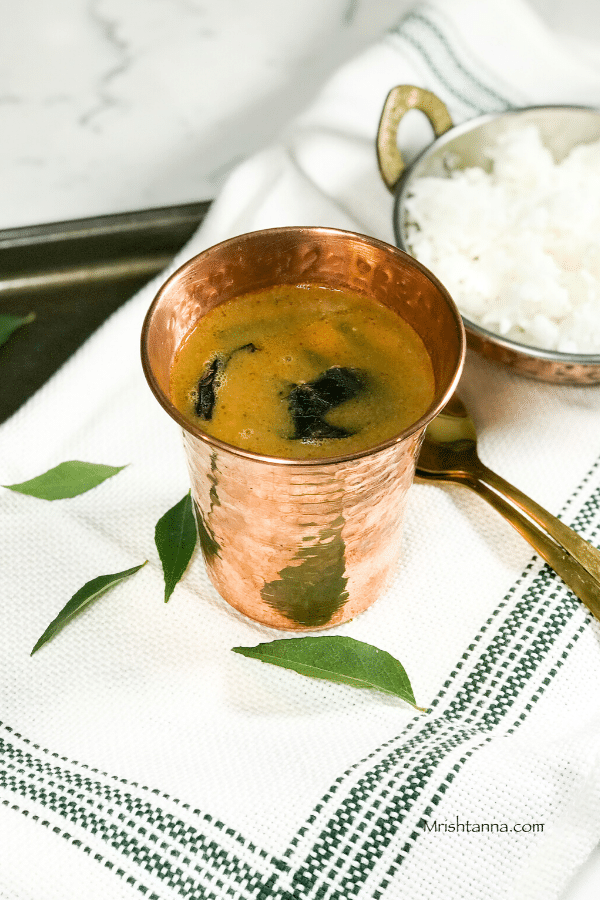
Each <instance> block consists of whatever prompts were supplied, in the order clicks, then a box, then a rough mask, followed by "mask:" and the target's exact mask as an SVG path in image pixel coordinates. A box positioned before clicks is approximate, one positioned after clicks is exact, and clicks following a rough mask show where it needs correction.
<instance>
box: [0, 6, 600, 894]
mask: <svg viewBox="0 0 600 900" xmlns="http://www.w3.org/2000/svg"><path fill="white" fill-rule="evenodd" d="M407 82H408V83H416V84H421V85H423V86H425V87H427V88H429V89H431V90H433V91H435V92H436V93H437V94H438V95H439V96H441V97H442V99H443V100H444V101H445V102H446V103H447V105H448V107H449V109H450V112H451V114H452V115H453V117H454V120H455V121H460V120H463V119H467V118H470V117H472V116H473V115H476V114H478V113H480V112H482V111H484V110H498V109H503V108H505V107H508V106H520V105H527V104H532V103H546V102H550V103H557V102H558V103H562V102H567V103H580V104H595V103H597V102H598V97H600V72H599V71H598V70H596V69H594V68H593V67H592V66H591V65H589V64H587V63H584V62H581V61H580V60H578V58H577V57H576V56H574V55H573V54H572V53H571V52H569V51H567V50H566V49H565V47H564V46H563V45H562V43H561V42H560V41H559V40H558V39H557V38H556V37H555V36H554V35H553V34H552V33H550V32H549V31H548V30H547V29H546V28H545V27H544V26H543V24H542V22H541V21H540V20H539V19H538V18H537V16H535V15H534V14H533V13H532V12H531V10H530V9H529V8H528V7H527V6H525V5H524V4H523V2H521V0H487V2H481V0H439V2H437V3H430V4H425V5H418V6H416V7H415V8H414V9H413V10H412V11H411V12H410V13H409V14H408V15H407V16H406V18H405V19H404V20H403V21H402V22H401V23H400V25H399V27H398V28H397V29H396V30H394V31H392V32H391V33H390V34H388V35H387V36H386V37H385V38H384V39H383V40H382V41H381V43H379V44H378V45H377V46H374V47H373V48H372V49H370V50H369V51H367V52H365V53H364V54H363V55H361V56H360V58H358V59H356V60H354V61H353V62H351V63H350V64H348V65H347V66H345V67H344V68H343V70H341V71H340V72H339V73H338V74H337V75H336V76H335V77H334V78H333V79H332V80H331V81H330V82H329V84H328V85H326V87H325V89H324V90H323V92H322V93H321V95H320V96H319V97H318V98H317V100H316V101H315V103H314V104H313V105H312V107H311V108H310V109H309V110H307V112H306V113H305V114H304V115H303V116H302V117H301V118H300V119H298V120H296V121H295V122H294V123H293V124H292V126H291V127H290V128H289V129H288V131H287V132H286V133H285V134H284V135H282V137H281V140H280V142H279V143H278V144H277V145H275V146H271V147H269V148H267V149H265V150H264V151H263V152H262V153H260V154H258V155H257V156H255V157H254V158H251V159H249V160H248V161H247V162H246V163H244V164H243V165H241V166H240V167H239V168H238V169H237V170H236V171H235V172H234V173H233V174H232V175H231V177H230V178H229V180H228V182H227V184H226V185H225V187H224V190H223V192H222V194H221V195H220V197H219V198H218V199H217V201H216V202H215V204H214V206H213V208H212V210H211V213H210V214H209V217H208V219H207V220H206V222H205V224H204V225H203V227H202V228H201V229H200V231H199V233H198V234H197V235H196V236H195V237H194V238H193V240H192V241H191V243H190V244H189V245H188V246H187V247H186V248H185V249H184V251H183V252H182V254H181V255H180V257H179V259H178V260H177V261H176V264H179V263H180V262H182V261H183V260H184V259H186V258H187V257H189V256H191V255H193V254H194V253H196V252H198V251H200V250H201V249H203V248H204V247H206V246H208V245H210V244H212V243H215V242H216V241H218V240H220V239H222V238H225V237H228V236H230V235H233V234H235V233H240V232H243V231H248V230H252V229H255V228H262V227H267V226H273V225H281V224H311V225H331V226H338V227H343V228H350V229H353V230H358V231H361V232H366V233H369V234H374V235H376V236H378V237H380V238H384V239H387V240H390V241H391V240H392V226H391V214H392V201H391V197H390V195H389V194H388V193H387V191H386V189H385V188H384V187H383V185H382V183H381V181H380V179H379V175H378V172H377V165H376V159H375V151H374V140H375V134H376V129H377V122H378V118H379V114H380V112H381V108H382V105H383V101H384V99H385V96H386V94H387V91H388V90H389V88H391V87H392V86H394V85H395V84H399V83H407ZM407 132H408V133H407V135H406V140H407V141H408V142H409V143H411V144H412V145H414V147H415V148H416V146H417V145H418V144H419V142H421V143H422V142H424V141H425V142H426V141H427V140H429V137H428V135H427V130H426V129H424V128H423V126H422V125H421V124H420V123H419V122H417V121H414V122H413V124H412V126H411V127H410V128H408V129H407ZM449 227H451V223H449ZM160 281H162V278H161V279H157V280H156V281H155V282H154V283H153V284H151V285H149V286H148V287H147V288H145V289H144V290H143V291H142V292H141V293H140V294H139V295H138V296H137V297H136V298H134V299H133V300H132V301H131V302H130V303H128V304H127V305H126V306H125V307H124V308H123V309H122V310H121V311H119V313H117V314H116V315H115V316H114V317H113V318H112V319H111V320H109V321H108V322H107V323H106V324H105V325H104V326H103V327H102V328H101V329H100V330H99V332H98V333H97V334H96V335H95V336H94V337H93V338H92V339H91V340H90V341H88V342H87V344H86V345H85V346H84V347H83V348H82V349H81V350H80V351H79V352H78V353H77V354H76V355H75V356H74V357H73V358H72V359H71V360H70V361H69V362H68V363H67V364H66V365H65V366H64V367H63V368H62V369H61V370H60V371H59V372H58V374H57V375H56V376H55V377H54V378H53V379H52V380H51V381H50V382H49V383H48V384H47V385H46V386H45V387H44V388H43V389H42V390H40V391H39V392H38V393H37V394H36V395H35V396H34V397H33V398H32V399H31V401H30V402H29V403H28V404H27V405H26V406H25V407H24V408H23V409H22V410H20V411H19V412H18V413H17V414H16V415H15V416H13V417H12V418H11V419H10V420H9V421H8V422H7V423H5V424H4V425H3V427H2V428H1V429H0V443H1V448H2V452H1V456H0V482H1V483H2V484H10V483H14V482H19V481H22V480H24V479H26V478H30V477H33V476H34V475H36V474H39V473H40V472H42V471H44V470H46V469H47V468H49V467H50V466H53V465H56V464H57V463H59V462H62V461H64V460H67V459H83V460H89V461H91V462H103V463H110V464H115V465H120V464H124V463H129V466H128V467H127V468H126V469H125V470H124V471H123V472H121V473H120V474H119V475H117V476H116V477H114V478H112V479H110V480H109V481H107V482H105V483H104V484H103V485H102V486H100V487H99V488H97V489H95V490H93V491H91V492H89V493H87V494H83V495H82V496H80V497H77V498H74V499H72V500H65V501H57V502H54V503H48V502H45V501H41V500H36V499H33V498H30V497H25V496H21V495H18V494H15V493H13V492H10V491H4V492H3V493H2V495H1V497H0V518H1V523H2V524H1V527H2V531H1V534H2V547H3V562H2V570H1V578H2V628H1V631H0V647H1V652H0V667H1V676H0V678H1V681H0V684H1V688H0V690H1V699H0V702H1V720H2V724H1V725H0V896H2V897H3V898H11V900H14V898H18V900H42V898H43V900H53V898H57V900H58V898H60V900H71V898H73V900H75V898H77V900H80V898H81V897H82V896H85V897H86V900H100V898H102V900H105V898H107V897H110V898H133V897H139V896H140V895H141V896H144V897H146V898H176V897H181V896H184V897H189V898H194V900H196V898H198V900H199V898H218V900H221V898H228V897H231V898H234V900H237V898H239V900H250V898H252V900H259V898H260V900H266V898H277V900H300V898H310V900H338V898H339V900H341V898H344V900H348V898H356V900H367V898H369V900H371V898H374V900H392V898H393V900H400V898H411V900H421V898H422V900H425V898H427V900H446V898H461V900H482V898H483V900H506V898H515V900H529V898H531V900H534V898H535V900H547V898H548V900H550V898H556V897H559V895H560V893H561V891H562V890H563V889H564V887H565V885H566V884H567V883H568V881H569V879H570V877H571V876H572V874H573V873H574V871H575V870H576V869H577V867H578V866H579V865H580V864H581V863H582V862H583V861H584V860H585V858H586V856H587V855H588V854H589V853H590V851H591V849H592V848H593V847H594V846H595V844H596V843H597V841H598V839H599V838H600V694H599V690H598V684H599V683H600V647H599V640H600V627H599V625H598V623H597V622H596V621H595V620H593V619H592V617H591V616H590V615H589V614H588V613H587V612H586V610H585V609H584V607H583V606H582V604H581V603H580V602H579V601H577V600H576V599H575V598H574V597H573V595H572V594H571V593H570V592H569V591H568V590H567V589H566V588H565V587H564V586H563V584H562V582H561V581H560V579H558V578H557V577H555V576H554V575H553V573H552V572H551V571H550V570H549V569H548V568H547V567H546V566H544V565H543V564H541V563H540V561H539V560H538V559H537V558H536V557H534V556H533V554H532V552H531V550H530V548H529V546H528V545H527V544H526V543H525V542H524V541H523V540H522V538H520V537H519V536H518V535H517V534H516V532H514V531H513V530H512V529H511V528H510V526H509V525H507V524H506V523H505V522H504V521H503V520H502V519H501V518H500V517H499V516H498V515H497V514H496V513H495V512H493V511H492V510H491V509H489V508H488V507H487V506H486V505H485V504H484V503H483V502H481V501H480V500H479V498H477V497H475V496H472V495H470V494H469V493H468V492H466V491H464V490H463V489H461V488H440V487H436V486H432V485H425V484H423V485H421V484H417V485H415V486H414V487H413V489H412V490H411V497H410V502H409V508H408V514H407V522H406V528H405V538H404V555H403V559H402V562H401V565H400V566H399V569H398V572H397V577H396V579H395V581H394V583H393V585H392V586H391V587H390V589H389V590H388V591H387V593H386V594H385V596H383V597H382V598H381V599H380V600H379V601H378V602H377V603H376V604H375V605H374V606H373V607H371V608H370V609H369V610H368V611H367V612H366V613H364V614H363V615H361V616H360V617H359V618H357V619H356V620H355V621H353V622H350V623H348V624H346V625H344V626H342V627H340V628H339V629H337V630H336V633H338V634H346V635H351V636H352V637H355V638H357V639H359V640H362V641H367V642H369V643H372V644H375V645H376V646H378V647H381V648H383V649H385V650H387V651H389V652H390V653H392V654H393V655H394V656H396V657H397V658H399V659H400V660H401V661H402V662H403V664H404V665H405V667H406V669H407V672H408V674H409V676H410V678H411V680H412V683H413V687H414V689H415V694H416V697H417V702H418V703H419V704H420V705H422V706H431V707H432V711H431V712H430V713H429V714H428V715H415V714H414V713H413V711H412V710H411V709H409V708H407V707H405V706H404V705H403V704H402V703H400V702H399V701H398V702H395V701H394V700H392V699H387V698H386V697H385V696H383V695H377V694H375V693H374V692H362V691H357V690H354V689H352V688H350V687H344V686H339V685H332V684H328V683H325V682H322V681H313V680H310V679H306V678H303V677H302V676H299V675H296V674H294V673H292V672H289V671H284V670H280V669H276V668H274V667H271V666H268V665H264V664H261V663H258V662H256V661H253V660H248V659H245V658H243V657H241V656H239V655H237V654H233V653H232V652H231V648H232V647H235V646H239V645H252V644H256V643H259V642H261V641H265V640H271V639H275V638H278V637H281V636H283V635H282V634H281V633H277V632H273V631H271V630H269V629H266V628H263V627H261V626H258V625H255V624H253V623H252V622H249V621H247V620H245V619H243V618H242V617H241V616H239V615H238V614H237V613H235V612H233V611H232V610H231V609H230V608H229V607H227V606H226V604H224V603H223V601H221V599H220V598H219V597H218V595H217V594H216V592H215V591H214V589H213V588H212V587H211V586H210V584H209V582H208V580H207V577H206V574H205V571H204V566H203V563H202V560H201V557H200V556H199V554H196V556H195V557H194V559H193V560H192V563H191V565H190V567H189V569H188V571H187V573H186V574H185V576H184V578H183V580H182V581H181V583H180V584H179V585H178V586H177V588H176V589H175V592H174V594H173V596H172V598H171V600H170V602H169V603H168V604H167V605H165V604H164V603H163V599H162V598H163V590H162V572H161V569H160V564H159V560H158V557H157V553H156V550H155V548H154V542H153V536H154V525H155V524H156V521H157V519H158V518H159V517H160V516H161V515H162V514H163V513H164V512H165V511H166V510H167V509H168V508H170V507H171V506H172V505H173V504H174V503H175V502H177V501H178V500H179V499H180V498H181V497H182V496H183V494H184V493H185V492H186V491H187V475H186V468H185V463H184V458H183V450H182V446H181V440H180V435H179V432H178V429H177V427H176V426H175V425H174V423H173V422H171V421H170V420H169V419H168V417H167V416H166V415H165V414H164V412H163V410H162V409H161V408H160V407H159V406H158V404H157V403H156V402H155V400H154V398H153V397H152V396H151V394H150V391H149V390H148V388H147V386H146V384H145V382H144V379H143V375H142V372H141V367H140V363H139V351H138V345H139V332H140V328H141V323H142V319H143V316H144V313H145V311H146V309H147V307H148V305H149V303H150V301H151V299H152V297H153V295H154V293H155V291H156V288H157V286H158V283H159V282H160ZM461 393H462V396H463V399H464V400H465V401H466V403H467V404H468V406H469V408H470V410H471V412H472V414H473V416H474V419H475V421H476V423H477V428H478V431H479V434H480V451H481V456H482V457H483V459H484V460H485V461H486V462H487V463H488V464H489V465H490V467H492V468H494V469H495V470H496V471H498V472H501V473H502V474H503V475H504V476H505V477H506V478H508V479H509V480H511V481H513V482H514V483H516V484H518V485H519V486H520V487H521V488H522V489H523V490H525V491H526V492H527V493H529V494H530V495H531V496H533V497H535V498H536V499H537V500H538V501H539V502H541V503H542V504H543V505H544V506H546V507H547V508H549V509H550V510H552V511H554V512H559V511H561V513H562V515H563V518H564V519H565V521H567V522H568V523H569V524H573V525H574V526H575V527H576V528H577V529H578V530H580V531H581V533H582V534H583V535H584V536H585V537H587V538H588V539H590V540H591V541H592V542H594V543H596V544H597V543H598V541H599V538H600V469H599V466H598V463H599V461H600V428H599V427H598V421H599V419H598V414H599V412H600V388H598V387H581V388H578V387H557V386H552V385H545V384H541V383H535V382H532V381H528V380H525V379H521V378H518V377H516V376H513V375H511V374H510V373H509V372H506V371H503V370H502V369H499V368H497V367H494V366H491V365H488V364H486V363H485V362H483V361H482V360H480V359H477V358H471V357H469V359H468V362H467V366H466V370H465V373H464V377H463V380H462V384H461ZM144 559H148V560H149V563H148V565H147V566H146V567H145V568H143V569H142V570H141V571H140V572H138V573H137V574H136V575H135V576H133V577H132V578H131V579H130V580H128V581H126V582H124V583H122V584H121V585H120V586H118V587H117V588H115V590H114V591H113V592H112V593H110V594H107V595H106V596H105V597H103V598H101V599H100V600H98V601H97V602H96V603H95V604H94V605H93V606H91V607H90V608H89V609H87V610H86V611H85V612H84V613H83V614H81V615H80V616H79V617H77V618H76V619H74V620H73V621H72V622H71V623H70V624H69V625H68V627H66V628H65V629H64V630H63V631H62V632H61V633H60V634H59V635H58V636H57V637H56V638H55V639H54V640H53V641H52V642H50V643H49V644H47V645H46V646H45V647H43V648H42V649H41V650H40V651H39V653H37V654H36V655H35V656H34V657H33V658H30V656H29V653H30V650H31V648H32V647H33V645H34V643H35V641H36V640H37V638H38V637H39V636H40V635H41V633H42V632H43V631H44V629H45V628H46V626H47V625H48V623H49V622H50V620H51V619H52V618H54V616H55V615H56V614H57V612H58V611H59V610H60V609H61V607H62V606H63V605H64V604H65V603H66V601H67V600H68V599H69V597H70V596H71V595H72V594H74V593H75V591H76V590H77V589H78V588H79V587H81V585H82V584H83V583H84V582H86V581H88V580H90V579H92V578H94V577H96V576H97V575H101V574H106V573H108V572H118V571H121V570H124V569H126V568H129V567H132V566H134V565H136V564H137V563H141V562H143V560H144ZM540 826H543V827H540Z"/></svg>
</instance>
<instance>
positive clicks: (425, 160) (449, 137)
mask: <svg viewBox="0 0 600 900" xmlns="http://www.w3.org/2000/svg"><path fill="white" fill-rule="evenodd" d="M410 109H418V110H420V111H421V112H423V113H424V114H425V115H426V116H427V118H428V119H429V121H430V122H431V125H432V127H433V130H434V133H435V135H436V140H434V141H433V143H432V144H430V145H429V146H428V147H427V148H426V149H425V151H424V152H423V153H421V155H420V156H419V157H418V158H417V159H416V160H415V161H414V162H413V163H412V164H411V165H410V166H405V164H404V161H403V159H402V155H401V152H400V151H399V149H398V146H397V133H398V126H399V124H400V120H401V119H402V116H403V115H404V114H405V113H406V112H408V110H410ZM517 124H518V125H526V124H534V125H536V126H537V127H538V128H539V130H540V134H541V135H542V139H543V141H544V143H545V145H546V146H547V147H548V148H549V149H550V151H551V152H552V153H553V155H554V157H555V159H562V158H563V157H565V156H566V155H567V153H569V151H570V150H571V149H572V148H573V147H574V146H575V145H576V144H579V143H584V142H589V141H594V140H598V139H600V111H599V110H595V109H589V108H586V107H578V106H534V107H527V108H523V109H514V110H509V111H507V112H502V113H490V114H488V115H484V116H478V117H477V118H475V119H471V120H470V121H468V122H465V123H463V124H462V125H453V123H452V119H451V118H450V115H449V113H448V110H447V109H446V107H445V105H444V104H443V103H442V101H441V100H440V99H439V98H438V97H436V95H435V94H432V93H431V92H429V91H425V90H423V89H422V88H418V87H414V86H413V85H399V86H398V87H395V88H393V89H392V90H391V91H390V93H389V94H388V97H387V99H386V102H385V105H384V108H383V112H382V115H381V121H380V124H379V131H378V136H377V155H378V161H379V168H380V171H381V175H382V178H383V180H384V182H385V184H386V186H387V187H388V188H389V190H390V191H392V192H393V193H394V194H395V203H394V214H393V215H394V219H393V224H394V233H395V237H396V243H397V244H398V246H399V247H400V248H401V249H402V250H405V251H406V252H407V253H410V247H409V243H408V239H407V231H408V222H407V213H406V198H407V196H408V195H409V193H410V190H411V185H412V183H413V182H414V180H415V179H417V178H423V177H425V176H435V177H448V162H449V160H451V165H452V169H465V168H468V167H471V166H479V167H480V168H483V169H486V170H488V171H489V169H490V165H491V164H490V160H489V159H488V158H487V157H486V156H485V150H486V148H487V147H489V145H490V144H491V143H492V142H493V141H495V140H496V139H497V137H498V136H499V135H500V134H501V133H502V132H504V131H505V130H506V129H507V128H509V127H512V126H514V125H517ZM462 319H463V323H464V326H465V331H466V334H467V346H468V347H469V348H471V349H472V350H475V351H476V352H477V353H480V354H481V355H482V356H485V357H487V358H488V359H490V360H493V361H494V362H497V363H501V364H503V365H505V366H508V367H509V368H511V369H513V370H514V371H515V372H517V373H518V374H520V375H524V376H526V377H528V378H535V379H537V380H540V381H549V382H553V383H557V384H579V385H581V384H598V383H600V354H587V353H560V352H558V351H554V350H542V349H540V348H539V347H533V346H528V345H527V344H521V343H518V342H517V341H513V340H510V339H508V338H504V337H501V336H500V335H498V334H496V333H494V332H492V331H489V330H488V329H486V328H483V327H482V326H481V325H477V324H476V323H475V322H472V321H470V319H468V318H467V317H465V316H464V315H463V316H462Z"/></svg>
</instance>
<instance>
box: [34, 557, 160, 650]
mask: <svg viewBox="0 0 600 900" xmlns="http://www.w3.org/2000/svg"><path fill="white" fill-rule="evenodd" d="M146 562H148V560H146V561H145V562H143V563H141V564H140V565H139V566H134V567H133V568H132V569H125V571H124V572H116V573H115V574H114V575H99V576H98V578H92V580H91V581H88V582H86V583H85V584H84V585H83V587H81V588H79V590H78V591H77V592H76V593H75V594H73V596H72V597H71V599H70V600H69V602H68V603H67V604H66V605H65V606H63V608H62V609H61V611H60V612H59V614H58V615H57V617H56V618H55V619H53V620H52V622H50V624H49V625H48V627H47V628H46V630H45V632H44V633H43V635H42V636H41V638H40V639H39V640H38V642H37V644H36V645H35V647H34V648H33V650H32V651H31V656H33V654H34V653H35V652H36V650H39V649H40V647H41V646H42V645H43V644H45V643H46V642H47V641H49V640H50V638H53V637H54V635H55V634H56V633H57V632H59V631H60V630H61V628H63V626H64V625H66V624H67V622H68V621H70V619H72V618H73V616H75V615H77V613H78V612H81V610H82V609H84V607H86V606H89V604H90V603H92V601H93V600H96V599H97V598H98V597H100V596H101V595H102V594H104V593H106V591H108V590H110V588H111V587H114V585H116V584H118V583H119V582H120V581H123V580H124V579H125V578H128V577H129V576H130V575H134V574H135V572H137V571H138V570H139V569H141V568H142V566H145V565H146Z"/></svg>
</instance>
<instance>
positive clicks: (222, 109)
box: [0, 0, 600, 900]
mask: <svg viewBox="0 0 600 900" xmlns="http://www.w3.org/2000/svg"><path fill="white" fill-rule="evenodd" d="M482 2H483V0H482ZM412 5H413V3H412V2H410V0H328V2H327V3H323V2H322V0H302V2H300V3H281V2H280V0H253V2H252V3H249V2H244V0H145V2H144V0H53V2H52V3H47V2H44V0H29V2H27V3H22V4H17V3H10V4H9V3H6V4H4V5H3V6H2V7H1V8H0V26H1V27H0V59H1V60H2V62H1V63H0V131H1V133H2V141H1V142H0V197H1V198H2V199H1V202H0V229H5V228H12V227H18V226H24V225H32V224H39V223H47V222H57V221H63V220H67V219H73V218H82V217H87V216H95V215H103V214H110V213H116V212H124V211H131V210H137V209H145V208H152V207H156V206H168V205H172V204H179V203H190V202H195V201H199V200H204V199H210V198H212V197H214V196H215V195H216V193H217V192H218V190H219V187H220V185H221V184H222V182H223V179H224V177H225V176H226V174H227V172H228V171H229V170H230V169H231V168H232V167H234V166H235V164H236V163H237V162H238V161H239V160H241V159H243V158H245V157H246V156H248V155H249V154H251V153H252V152H254V151H255V150H257V149H258V148H259V147H261V146H264V145H265V144H267V143H268V142H269V141H270V140H271V139H273V138H274V137H275V135H276V134H277V133H278V131H279V130H280V129H281V128H282V127H283V126H284V125H285V124H286V122H288V121H289V120H290V119H291V118H292V117H293V116H294V115H295V114H296V113H297V112H299V111H300V110H301V109H302V108H303V107H304V106H306V105H307V104H308V103H309V102H310V101H311V98H312V97H313V96H314V95H315V93H316V92H317V90H318V88H319V86H320V85H321V84H322V83H323V82H324V80H325V79H326V78H327V76H328V75H329V73H331V72H333V71H334V70H335V69H336V68H338V67H339V66H340V65H341V64H342V63H343V61H344V60H346V59H349V58H350V57H352V56H353V55H354V54H356V53H357V52H359V51H360V50H361V49H362V48H363V47H366V46H367V45H368V44H369V43H370V42H371V41H373V40H374V39H376V38H377V37H378V36H379V35H380V34H382V33H383V32H384V31H385V30H386V29H387V28H388V27H390V26H392V25H393V24H395V23H396V22H397V21H398V20H399V18H400V17H401V16H402V15H403V13H404V12H405V11H406V9H407V8H409V7H411V6H412ZM532 5H533V6H535V7H536V8H537V9H538V10H539V11H540V12H542V13H543V14H544V15H545V16H546V17H547V18H548V21H549V22H550V23H551V24H554V25H558V26H561V27H562V26H566V27H568V28H570V33H571V34H572V35H573V37H574V39H581V40H584V39H585V35H584V33H585V30H586V29H589V27H590V25H591V26H593V27H595V29H596V33H597V35H598V36H600V5H598V4H597V0H573V2H571V3H569V4H567V3H566V2H560V0H532ZM598 896H600V851H596V853H595V854H594V855H593V856H592V857H591V858H590V861H589V863H588V864H587V865H586V867H584V869H583V870H582V871H581V873H579V875H578V876H577V878H576V879H575V881H574V883H573V886H572V888H571V889H570V890H569V892H568V893H567V894H565V896H564V897H563V898H562V900H592V898H597V897H598Z"/></svg>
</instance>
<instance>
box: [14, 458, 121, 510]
mask: <svg viewBox="0 0 600 900" xmlns="http://www.w3.org/2000/svg"><path fill="white" fill-rule="evenodd" d="M124 468H125V466H104V465H102V464H101V463H89V462H81V461H80V460H77V459H72V460H69V461H68V462H63V463H59V465H58V466H55V467H54V468H53V469H48V471H47V472H44V473H43V474H42V475H38V476H37V477H36V478H31V479H30V480H29V481H22V482H21V483H20V484H4V485H2V487H5V488H8V490H9V491H16V492H17V493H18V494H29V495H30V496H31V497H37V498H38V499H40V500H64V499H66V498H68V497H77V496H78V494H84V493H85V492H86V491H89V490H91V489H92V488H94V487H96V486H97V485H99V484H101V483H102V482H103V481H106V479H107V478H111V477H112V476H113V475H116V474H117V472H120V471H121V470H122V469H124Z"/></svg>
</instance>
